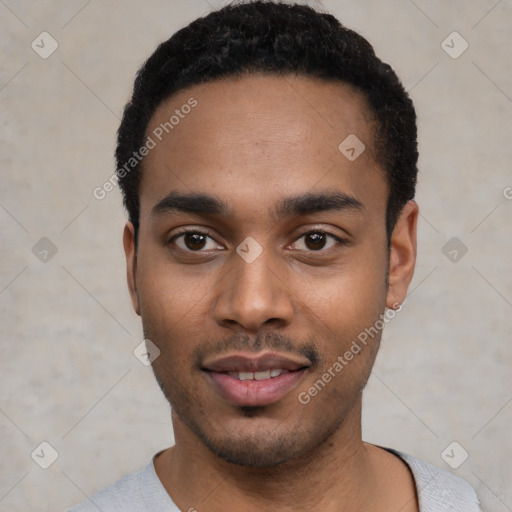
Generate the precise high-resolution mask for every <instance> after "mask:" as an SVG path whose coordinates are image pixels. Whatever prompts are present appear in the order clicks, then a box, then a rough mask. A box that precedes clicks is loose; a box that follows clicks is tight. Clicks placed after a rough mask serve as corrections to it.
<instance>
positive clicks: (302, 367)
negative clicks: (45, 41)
mask: <svg viewBox="0 0 512 512" xmlns="http://www.w3.org/2000/svg"><path fill="white" fill-rule="evenodd" d="M309 366H311V363H310V361H309V360H307V359H301V358H297V357H291V356H284V355H282V354H278V353H275V352H265V353H259V354H253V353H247V352H246V353H243V352H238V353H232V354H229V355H226V356H222V357H217V358H212V359H209V360H206V361H205V363H204V364H203V370H204V371H205V372H206V375H207V377H208V378H209V379H210V382H211V383H212V385H213V387H214V389H215V390H216V391H217V392H218V393H219V394H220V396H221V397H222V398H223V399H224V400H226V401H228V402H229V403H231V404H232V405H237V406H263V405H269V404H271V403H275V402H277V401H279V400H280V399H282V398H283V397H284V396H285V395H287V394H288V393H289V392H290V391H291V390H292V389H293V388H294V387H295V386H297V384H298V383H299V381H300V379H301V378H302V375H303V374H304V372H305V371H306V370H307V368H308V367H309Z"/></svg>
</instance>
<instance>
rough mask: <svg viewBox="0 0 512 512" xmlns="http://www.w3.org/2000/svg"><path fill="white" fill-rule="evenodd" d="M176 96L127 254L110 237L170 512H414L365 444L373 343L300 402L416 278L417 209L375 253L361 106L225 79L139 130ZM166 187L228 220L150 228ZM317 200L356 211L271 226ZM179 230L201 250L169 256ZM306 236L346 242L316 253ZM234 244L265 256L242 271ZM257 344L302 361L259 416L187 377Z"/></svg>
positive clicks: (212, 217) (305, 87) (342, 98)
mask: <svg viewBox="0 0 512 512" xmlns="http://www.w3.org/2000/svg"><path fill="white" fill-rule="evenodd" d="M190 97H194V98H195V99H196V100H197V101H198V105H197V107H195V108H194V110H193V111H192V112H191V113H190V114H189V115H187V116H186V117H185V118H184V119H183V120H181V122H180V124H179V125H177V126H176V127H175V128H174V129H173V131H172V132H170V133H169V134H168V136H167V137H165V138H164V139H163V140H162V142H160V143H159V144H157V146H156V147H155V148H154V149H153V150H151V151H150V153H149V154H148V155H147V157H146V158H145V160H144V166H143V175H142V182H141V187H140V212H141V214H140V231H139V242H138V247H137V249H135V245H134V230H133V226H132V224H131V223H130V222H128V223H127V224H126V226H125V230H124V248H125V253H126V261H127V277H128V286H129V290H130V294H131V299H132V303H133V307H134V309H135V311H136V313H137V314H139V315H140V316H141V318H142V323H143V329H144V335H145V337H146V338H149V339H150V340H151V341H152V342H153V343H154V344H155V345H156V346H158V348H159V349H160V351H161V353H160V355H159V357H158V358H157V359H156V360H155V361H154V362H153V370H154V373H155V376H156V378H157V380H158V382H159V384H160V386H161V388H162V390H163V392H164V394H165V395H166V397H167V398H168V400H169V402H170V403H171V405H172V421H173V427H174V434H175V446H173V447H171V448H169V449H167V450H165V451H163V452H161V453H160V454H159V455H158V456H157V457H156V458H155V459H154V464H155V469H156V471H157V474H158V476H159V478H160V480H161V481H162V483H163V485H164V487H165V488H166V490H167V491H168V493H169V494H170V496H171V497H172V499H173V501H174V502H175V503H176V504H177V506H178V507H180V509H181V510H190V509H192V510H193V509H196V510H198V511H202V510H205V511H231V510H232V511H235V510H237V511H238V510H244V511H248V512H252V511H262V510H264V511H266V510H269V511H270V510H276V509H278V510H283V511H288V510H309V511H312V512H313V511H317V510H318V511H320V510H322V511H323V512H326V511H327V512H329V511H339V510H344V511H360V510H374V511H378V512H398V511H399V510H400V511H401V512H412V511H417V510H418V504H417V497H416V493H415V486H414V480H413V478H412V475H411V473H410V471H409V470H408V468H407V466H406V465H405V463H403V462H402V461H401V460H400V459H399V458H398V457H396V456H394V455H392V454H390V453H389V452H386V451H384V450H383V449H380V448H378V447H375V446H373V445H370V444H368V443H365V442H363V441H362V439H361V400H362V390H363V388H364V386H365V384H366V382H367V379H368V377H369V375H370V372H371V368H372V365H373V363H374V360H375V357H376V354H377V351H378V348H379V342H380V333H379V335H378V336H376V337H375V338H374V339H372V340H370V342H369V343H368V344H367V346H365V347H364V348H363V349H362V350H361V352H360V353H359V354H358V355H357V356H354V358H353V359H352V360H351V361H350V362H349V364H347V365H346V366H345V367H344V368H343V371H342V372H341V373H339V374H337V376H336V377H335V378H332V380H331V381H330V382H329V383H328V384H327V385H326V386H325V387H324V388H323V389H322V390H321V391H320V392H319V393H318V394H317V395H316V396H315V397H314V398H313V399H312V400H311V401H310V402H309V403H308V404H306V405H305V404H302V403H300V401H299V400H298V395H299V393H300V392H304V391H307V390H308V389H309V388H311V386H313V384H314V383H315V382H316V381H317V380H318V379H319V378H321V377H322V375H323V374H324V373H325V372H326V371H328V368H329V367H332V365H333V363H334V362H335V361H336V360H337V358H338V356H340V355H343V354H344V353H345V352H346V351H347V350H348V349H349V348H350V345H351V343H352V341H353V340H355V339H357V336H358V334H359V333H361V332H362V331H364V330H365V328H368V327H370V326H373V325H374V324H375V322H376V321H377V320H378V319H379V315H380V314H383V313H384V311H385V307H388V308H395V309H396V307H397V305H398V304H400V303H401V302H402V301H403V300H404V299H405V296H406V292H407V288H408V285H409V283H410V281H411V279H412V276H413V271H414V265H415V258H416V224H417V217H418V207H417V205H416V203H415V202H412V201H411V202H409V203H408V204H407V205H405V207H404V208H403V211H402V214H401V216H400V218H399V220H398V222H397V224H396V227H395V229H394V231H393V233H392V238H391V249H390V251H389V252H388V250H387V238H386V230H385V213H386V206H387V199H388V187H387V182H386V178H385V174H384V172H383V170H382V169H381V168H380V167H379V165H378V163H377V162H376V157H375V155H374V154H373V151H372V144H373V129H374V123H373V121H372V116H371V115H370V110H369V108H368V105H367V103H366V101H365V99H364V97H363V96H362V95H361V94H360V93H359V92H357V91H356V90H354V89H353V88H352V87H350V86H349V85H346V84H341V83H332V82H325V81H315V80H313V79H311V78H305V77H297V76H291V75H290V76H280V77H278V76H271V75H270V76H269V75H249V76H245V77H243V78H239V79H225V80H221V81H216V82H213V83H210V84H206V85H205V84H202V85H200V86H194V87H190V88H188V89H186V90H183V91H181V92H179V93H178V94H176V95H174V96H173V97H172V98H170V99H168V100H167V101H165V102H164V103H162V104H161V105H160V106H159V108H158V109H157V111H156V112H155V115H154V116H153V118H152V119H151V121H150V124H149V126H148V130H147V134H148V135H150V134H151V133H152V131H153V130H154V129H155V128H156V127H158V125H159V124H160V123H162V122H165V121H166V120H168V119H169V117H170V116H171V115H172V114H173V113H174V111H175V109H179V108H180V107H181V106H182V105H183V104H185V103H186V102H187V100H188V99H189V98H190ZM349 134H356V135H357V137H358V138H359V139H360V140H361V141H363V142H364V144H365V146H366V150H365V151H364V152H363V153H362V154H361V155H360V156H359V157H358V158H357V159H356V160H355V161H353V162H351V161H349V160H348V159H347V158H346V157H345V156H344V155H343V154H342V153H341V152H340V151H339V150H338V145H339V144H340V142H341V141H343V140H344V139H345V138H346V137H347V136H348V135H349ZM172 191H174V192H181V193H185V194H186V193H192V192H194V193H205V194H209V195H215V196H216V197H218V198H220V199H221V200H223V201H224V202H225V203H226V204H227V205H228V206H229V208H230V211H229V213H228V214H222V215H218V214H208V215H198V214H195V213H187V212H175V211H169V212H166V213H165V214H161V215H152V214H151V211H152V209H153V207H154V206H155V205H156V204H157V203H159V202H160V201H161V200H162V199H163V198H164V197H165V196H166V195H167V194H169V193H170V192H172ZM325 191H331V192H332V191H338V192H341V193H343V194H346V195H350V196H351V197H353V198H355V199H357V201H359V202H360V203H361V204H362V207H361V208H358V209H353V208H352V209H350V208H347V209H342V210H339V211H338V210H334V211H322V212H316V213H312V214H307V215H298V214H295V215H291V216H286V217H283V218H280V219H278V220H276V219H275V218H273V217H272V215H271V212H272V208H273V207H274V205H275V204H276V203H277V202H278V201H279V200H281V199H283V198H284V197H287V196H293V195H299V194H304V193H311V192H313V193H319V192H325ZM183 228H186V229H190V230H195V231H199V232H202V233H204V232H205V231H208V233H209V235H208V236H209V237H211V238H205V239H201V238H200V239H199V240H200V241H201V240H203V241H204V242H203V245H202V246H201V244H199V245H194V241H195V243H196V244H197V238H195V239H193V240H192V243H191V240H190V237H189V238H188V239H187V238H186V237H183V236H182V237H180V238H178V239H174V240H172V241H171V242H170V243H168V242H169V240H170V239H172V238H173V237H174V236H175V235H176V233H178V232H179V231H180V230H181V229H183ZM310 231H314V232H316V233H320V234H321V233H327V234H329V235H331V234H332V235H335V236H338V237H340V238H341V239H343V240H345V241H346V242H345V243H343V244H340V243H338V242H337V241H336V240H335V239H333V238H330V237H329V236H328V237H326V238H322V237H321V238H320V240H325V242H323V243H320V244H319V245H314V244H313V243H312V239H311V236H304V234H305V233H307V232H310ZM248 236H250V237H252V238H254V239H255V240H256V241H257V242H258V244H259V245H260V246H261V248H262V253H261V255H260V256H259V257H258V258H257V259H256V260H255V261H253V262H252V263H247V262H246V261H245V260H244V259H242V258H241V257H240V255H239V254H238V253H237V252H236V248H237V247H238V246H239V245H240V244H241V242H242V241H243V240H245V239H246V238H247V237H248ZM316 240H317V241H318V239H316ZM185 242H187V243H188V245H187V243H185ZM386 277H388V279H387V280H386ZM268 348H271V349H273V350H277V351H279V352H281V353H283V354H287V353H289V354H291V355H293V356H296V357H297V356H299V357H305V355H306V354H309V355H310V356H311V357H312V359H313V360H314V362H313V364H312V365H311V366H310V367H309V368H308V369H307V370H306V372H305V373H304V374H303V376H302V378H301V380H300V382H299V383H298V385H297V386H296V387H295V388H294V389H293V390H291V391H290V392H289V393H288V394H287V395H285V396H284V397H283V398H281V399H280V400H279V401H277V402H275V403H272V404H270V405H266V406H262V407H259V408H253V409H249V408H243V407H239V406H235V405H233V404H231V403H229V402H227V401H226V400H224V399H223V398H222V397H221V396H220V395H219V394H218V392H217V391H216V390H215V389H214V387H213V386H212V384H211V382H210V381H209V379H208V378H207V376H206V375H205V372H203V371H202V370H201V368H200V364H199V363H200V362H201V361H203V360H204V358H205V357H206V356H212V355H219V354H224V353H227V352H229V351H230V350H246V351H250V352H258V351H261V350H264V349H268ZM312 354H314V355H315V356H316V357H313V356H312ZM198 361H199V363H198Z"/></svg>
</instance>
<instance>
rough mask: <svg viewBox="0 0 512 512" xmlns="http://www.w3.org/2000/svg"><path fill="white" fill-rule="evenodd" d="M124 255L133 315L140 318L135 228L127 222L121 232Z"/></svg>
mask: <svg viewBox="0 0 512 512" xmlns="http://www.w3.org/2000/svg"><path fill="white" fill-rule="evenodd" d="M123 246H124V254H125V256H126V278H127V281H128V290H129V291H130V297H131V299H132V306H133V309H134V310H135V313H137V315H139V316H140V308H139V298H138V295H137V283H136V280H135V273H136V270H137V253H136V251H135V228H134V227H133V224H132V223H131V222H127V223H126V225H125V227H124V232H123Z"/></svg>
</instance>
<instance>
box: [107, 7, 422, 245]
mask: <svg viewBox="0 0 512 512" xmlns="http://www.w3.org/2000/svg"><path fill="white" fill-rule="evenodd" d="M247 73H269V74H277V75H285V74H295V75H300V76H305V77H311V78H316V79H324V80H328V81H340V82H343V83H348V84H351V85H352V86H353V87H355V88H356V89H357V90H359V91H360V92H362V93H363V94H364V96H365V97H366V99H367V102H368V104H369V106H370V109H371V111H372V112H371V114H372V115H373V117H374V118H375V120H376V128H375V129H374V146H373V151H372V152H373V154H374V155H375V158H376V160H377V163H378V164H379V165H380V167H381V168H382V169H383V170H384V171H385V174H386V178H387V182H388V187H389V197H388V204H387V212H386V231H387V234H388V243H389V238H390V236H391V233H392V231H393V228H394V226H395V223H396V221H397V219H398V216H399V214H400V212H401V210H402V208H403V207H404V205H405V204H406V203H407V202H408V201H409V200H410V199H413V198H414V192H415V187H416V179H417V173H418V170H417V160H418V149H417V128H416V112H415V110H414V106H413V103H412V100H411V99H410V97H409V95H408V94H407V92H406V91H405V89H404V87H403V85H402V83H401V82H400V80H399V79H398V77H397V75H396V74H395V72H394V71H393V70H392V68H391V67H390V66H389V65H388V64H385V63H383V62H382V61H381V60H380V59H379V58H378V57H377V56H376V55H375V52H374V50H373V47H372V46H371V44H370V43H369V42H368V41H367V40H366V39H365V38H364V37H362V36H361V35H359V34H358V33H356V32H354V31H353V30H350V29H348V28H346V27H344V26H343V25H342V24H341V23H340V22H339V21H338V20H337V19H336V18H335V17H334V16H332V15H331V14H327V13H321V12H319V11H317V10H315V9H313V8H311V7H308V6H306V5H300V4H289V3H277V2H275V1H261V0H258V1H242V2H236V3H231V4H229V5H227V6H225V7H223V8H221V9H219V10H216V11H213V12H211V13H209V14H208V15H207V16H205V17H202V18H198V19H196V20H195V21H193V22H192V23H190V24H189V25H188V26H186V27H185V28H182V29H181V30H179V31H178V32H176V33H175V34H174V35H173V36H172V37H171V38H170V39H168V40H167V41H165V42H163V43H161V44H160V45H159V46H158V47H157V49H156V50H155V51H154V53H153V54H152V55H151V56H150V57H149V59H148V60H147V61H146V62H145V63H144V64H143V66H142V67H141V68H140V69H139V71H138V72H137V76H136V79H135V84H134V89H133V95H132V97H131V100H130V101H129V103H128V104H127V105H126V107H125V109H124V113H123V118H122V121H121V125H120V127H119V130H118V141H117V148H116V163H117V171H116V172H117V178H118V180H119V186H120V188H121V191H122V194H123V203H124V206H125V208H126V210H127V212H128V215H129V220H130V222H132V224H133V225H134V227H135V235H136V242H137V234H138V227H139V210H140V206H139V188H140V187H139V186H140V180H141V171H142V166H141V164H142V163H143V160H141V161H140V163H138V162H136V163H135V164H134V165H133V169H129V171H128V172H127V169H128V167H127V165H126V164H127V162H129V161H130V159H132V160H131V161H132V162H133V154H134V152H137V151H138V150H139V149H140V148H141V147H142V146H143V145H144V141H145V136H146V130H147V127H148V124H149V122H150V120H151V117H152V116H153V114H154V113H155V111H156V109H157V108H158V106H159V105H160V104H161V103H162V102H163V101H164V100H166V99H168V98H169V97H171V96H172V95H173V94H175V93H177V92H178V91H180V90H183V89H186V88H187V87H190V86H193V85H198V84H204V83H207V82H211V81H214V80H216V79H221V78H227V77H240V76H243V75H244V74H247ZM340 142H341V140H340Z"/></svg>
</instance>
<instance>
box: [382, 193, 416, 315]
mask: <svg viewBox="0 0 512 512" xmlns="http://www.w3.org/2000/svg"><path fill="white" fill-rule="evenodd" d="M418 213H419V208H418V205H417V204H416V202H415V201H409V202H408V203H407V204H406V205H405V206H404V207H403V209H402V212H401V214H400V217H399V219H398V221H397V223H396V225H395V228H394V230H393V233H392V235H391V250H390V255H389V286H388V294H387V298H386V307H388V308H390V309H397V308H398V307H399V305H400V304H402V303H403V302H404V300H405V297H406V295H407V289H408V287H409V284H410V283H411V280H412V277H413V274H414V267H415V265H416V229H417V224H418Z"/></svg>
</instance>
